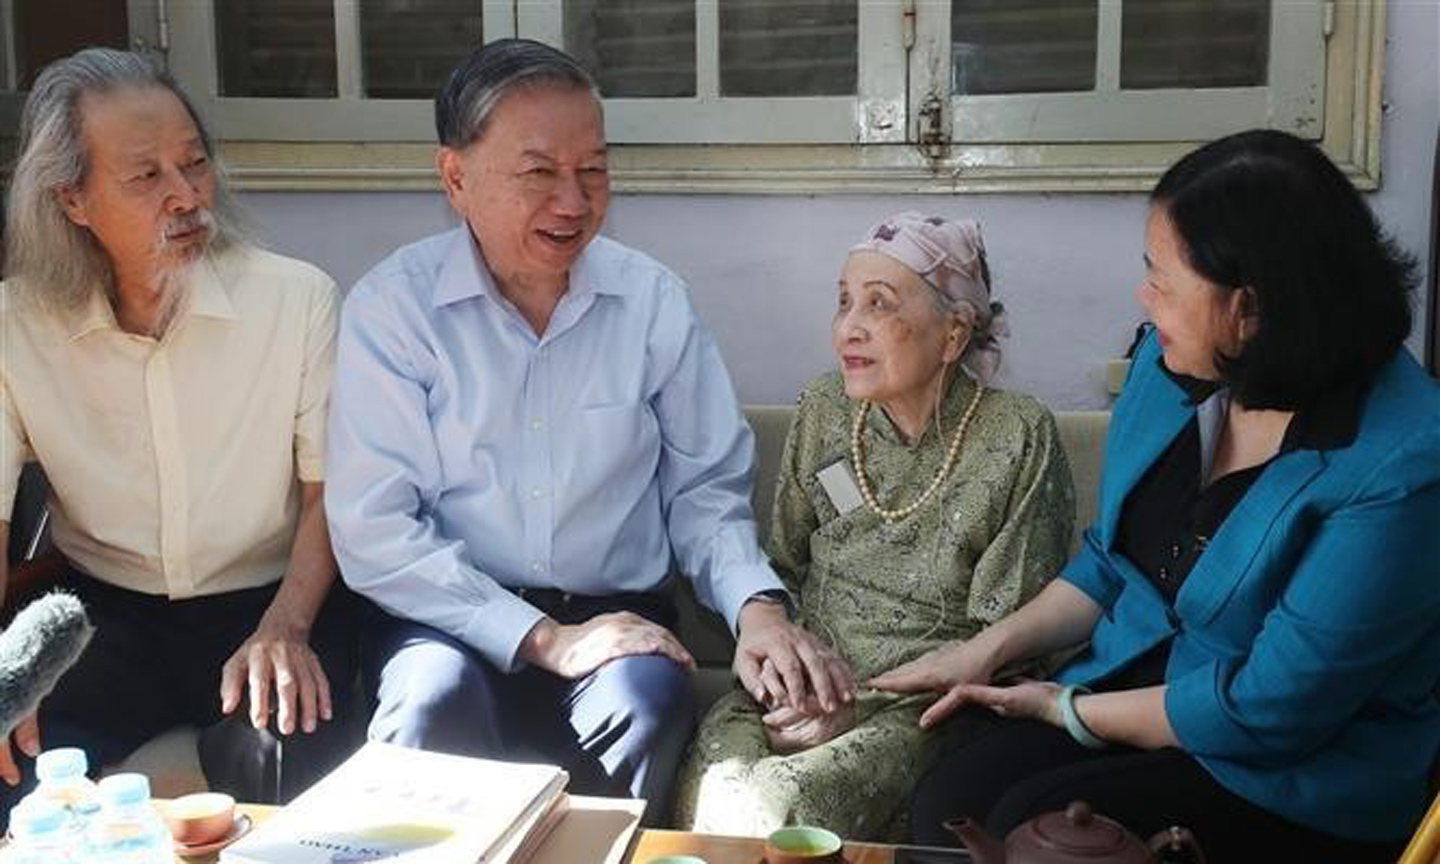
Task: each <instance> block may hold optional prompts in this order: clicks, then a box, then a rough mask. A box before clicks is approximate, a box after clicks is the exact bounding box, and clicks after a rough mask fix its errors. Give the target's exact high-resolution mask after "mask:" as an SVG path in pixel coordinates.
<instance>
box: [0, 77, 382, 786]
mask: <svg viewBox="0 0 1440 864" xmlns="http://www.w3.org/2000/svg"><path fill="white" fill-rule="evenodd" d="M20 132H21V135H20V145H21V151H20V158H19V161H18V163H17V165H16V168H15V172H14V175H13V177H12V179H11V184H10V190H9V197H8V201H7V208H6V210H7V213H6V220H7V221H6V244H7V249H6V253H7V254H6V269H5V281H4V283H3V284H0V345H3V350H4V363H3V365H0V519H8V518H9V515H8V514H9V513H10V508H11V506H12V504H13V501H14V498H15V492H16V486H17V482H18V477H19V474H20V469H21V466H22V464H23V463H24V462H26V461H29V460H32V459H33V460H36V461H38V462H39V463H40V465H41V467H42V468H43V469H44V470H45V473H46V475H47V477H48V478H49V481H50V484H51V487H52V492H51V499H50V509H51V513H52V517H53V521H52V526H53V527H52V531H53V539H54V544H55V546H56V547H57V548H58V550H59V552H60V553H61V554H62V555H63V557H64V560H65V567H64V568H63V574H62V576H61V579H60V581H61V584H62V586H63V587H66V588H68V589H69V590H71V591H73V592H74V593H75V594H76V595H78V596H79V597H80V599H81V600H82V601H83V602H84V603H85V605H86V607H87V609H88V610H89V613H90V616H91V618H92V619H93V620H94V621H95V623H96V628H97V634H96V637H95V641H94V643H92V645H91V648H90V650H89V651H88V652H87V653H86V654H85V656H84V657H83V658H82V659H81V660H80V662H79V664H78V665H77V666H76V667H75V668H73V669H72V670H71V671H70V672H69V673H67V674H66V676H65V677H64V678H62V679H61V681H60V683H59V685H58V687H57V688H56V690H55V692H54V693H52V694H51V695H50V697H49V698H48V699H47V700H46V701H45V703H44V704H43V705H42V706H41V709H40V713H39V724H38V727H37V724H36V722H35V718H33V717H32V718H30V719H29V720H27V721H26V722H25V723H23V724H21V726H20V727H19V728H18V729H17V730H16V731H15V733H14V734H13V736H12V739H11V740H13V743H14V744H15V745H16V747H17V749H18V750H19V751H20V753H19V754H17V753H16V752H15V751H14V750H12V748H11V746H10V745H11V741H3V742H0V778H3V779H4V780H5V781H6V783H5V784H3V785H0V806H5V805H8V804H9V803H11V802H12V800H13V799H15V798H18V796H19V794H20V793H21V792H22V791H23V790H24V789H25V788H27V787H28V786H29V785H30V783H31V782H33V781H32V779H31V776H30V775H31V774H32V772H33V768H32V764H31V760H30V759H28V758H24V757H25V756H33V755H34V754H35V753H36V752H37V751H38V749H39V746H40V736H41V735H42V734H43V740H44V743H45V746H47V747H56V746H64V745H70V746H78V747H81V748H83V749H84V750H85V751H86V752H87V753H88V754H89V756H90V758H91V764H92V766H99V765H103V764H105V763H109V762H113V761H115V760H118V759H121V758H123V757H124V756H125V755H126V754H127V753H128V752H129V751H131V750H132V749H134V748H135V747H136V746H137V745H139V744H141V743H143V742H144V741H145V740H146V739H148V738H149V737H151V736H153V735H155V734H156V733H158V732H160V731H162V730H164V729H166V728H167V727H170V726H173V725H176V724H181V723H189V724H193V725H197V726H200V727H201V728H202V729H203V730H204V731H203V732H202V735H201V746H200V754H199V755H200V758H201V764H202V766H203V767H204V768H205V771H206V773H207V775H208V776H209V780H210V782H211V784H212V785H213V786H216V787H218V788H224V789H226V790H227V791H233V792H235V793H237V794H239V795H243V796H244V797H246V798H253V799H261V800H268V799H273V798H276V797H279V798H286V797H289V796H290V795H292V794H293V793H294V792H296V791H298V790H299V789H301V788H304V786H305V785H307V784H308V783H309V782H310V781H311V780H313V779H314V778H315V777H316V776H318V775H319V773H321V772H323V771H324V770H325V769H326V768H327V767H328V765H329V764H331V763H332V762H333V761H335V760H336V759H337V758H338V757H339V756H340V755H342V754H341V752H340V751H341V745H342V743H343V742H342V737H343V736H341V735H340V734H339V730H338V729H337V728H336V724H333V723H330V722H327V721H329V720H330V719H331V718H332V717H336V716H339V715H340V714H341V713H342V712H341V706H340V704H339V703H340V701H341V700H342V697H343V695H344V692H343V690H344V688H342V687H339V686H336V687H334V688H333V689H332V683H334V684H336V685H339V684H340V683H342V682H346V681H349V680H351V679H352V676H353V674H354V673H353V669H354V666H353V659H352V656H351V655H352V653H353V652H352V650H351V649H350V648H349V647H348V644H349V643H348V640H347V637H346V633H347V628H346V627H345V625H344V622H343V621H342V618H343V617H344V607H345V605H346V604H345V596H344V594H343V589H339V590H338V591H332V590H331V586H332V584H333V583H334V581H335V562H334V558H333V556H332V555H331V552H330V545H329V541H328V536H327V531H326V527H325V521H324V510H323V507H322V497H323V496H322V486H323V484H322V480H323V475H322V470H323V467H324V453H323V447H324V442H325V421H326V411H327V408H328V394H329V387H330V377H331V372H332V368H333V364H334V361H333V355H334V345H335V330H336V306H337V292H336V289H335V284H334V282H333V281H332V280H331V279H330V278H328V277H327V276H325V274H323V273H321V272H320V271H318V270H316V269H315V268H314V267H311V266H309V265H307V264H304V263H301V262H299V261H294V260H290V259H287V258H282V257H280V256H278V255H273V254H270V253H268V252H264V251H261V250H260V249H258V248H256V247H255V245H253V244H252V243H251V242H248V241H247V240H246V238H245V237H244V235H243V234H242V232H241V231H240V230H238V227H237V226H238V220H237V218H236V213H235V208H234V205H233V204H232V203H231V201H230V199H229V198H228V197H227V196H226V192H225V186H224V184H223V182H222V178H221V176H220V172H219V169H218V167H217V165H216V159H215V152H214V145H213V142H212V140H211V138H210V136H209V134H208V133H207V132H206V131H205V128H204V126H203V125H202V123H201V121H200V118H199V115H198V114H197V113H196V111H195V109H194V107H193V106H192V105H191V104H190V102H189V100H188V99H187V98H186V97H185V95H184V94H183V93H182V92H181V91H180V90H179V88H178V87H177V86H176V85H175V83H174V81H173V80H171V79H170V77H169V76H168V75H166V74H165V73H164V72H163V71H162V70H160V69H159V68H158V67H157V66H155V65H154V64H153V63H151V62H150V61H148V60H147V59H145V58H143V57H140V56H138V55H135V54H130V53H126V52H121V51H112V50H108V49H88V50H85V51H81V52H80V53H78V54H75V55H74V56H72V57H68V58H65V59H62V60H59V61H57V62H55V63H54V64H52V65H51V66H49V67H48V68H46V69H45V70H44V71H43V72H42V73H41V74H40V76H39V78H38V79H37V80H36V82H35V86H34V88H33V90H32V91H31V93H30V97H29V99H28V101H27V103H26V106H25V111H24V114H23V117H22V125H21V130H20ZM8 533H9V524H8V522H6V521H0V544H3V542H4V541H5V540H6V539H7V537H8ZM7 579H8V573H7V572H6V568H5V565H4V563H3V562H0V592H3V590H4V587H5V584H6V582H7ZM272 715H273V716H272ZM276 736H280V737H278V738H277V737H276ZM281 742H283V743H284V746H285V748H286V752H285V758H284V767H285V771H284V775H283V776H281V775H280V772H279V768H278V765H279V762H280V759H279V756H278V749H279V746H278V745H279V743H281ZM17 756H18V757H19V758H17ZM6 809H8V807H6Z"/></svg>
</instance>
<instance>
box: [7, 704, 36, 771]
mask: <svg viewBox="0 0 1440 864" xmlns="http://www.w3.org/2000/svg"><path fill="white" fill-rule="evenodd" d="M12 741H13V742H14V743H13V745H12V743H11V742H12ZM12 746H13V747H14V748H16V749H18V750H19V751H20V752H21V753H24V754H25V755H26V756H29V757H30V758H31V759H34V758H35V757H36V756H39V755H40V725H39V723H38V722H37V721H36V719H35V715H34V714H31V715H29V716H27V717H25V718H24V719H22V720H21V721H20V723H19V724H18V725H16V727H15V729H14V730H13V731H12V732H11V733H10V734H9V735H7V736H5V737H3V738H0V779H3V780H4V781H5V782H6V783H8V784H10V785H11V786H19V785H20V766H19V765H17V764H16V763H15V752H14V750H12V749H11V747H12Z"/></svg>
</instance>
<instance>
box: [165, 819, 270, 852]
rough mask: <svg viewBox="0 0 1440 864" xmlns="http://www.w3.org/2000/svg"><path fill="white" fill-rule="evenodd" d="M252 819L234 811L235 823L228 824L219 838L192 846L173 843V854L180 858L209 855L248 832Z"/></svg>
mask: <svg viewBox="0 0 1440 864" xmlns="http://www.w3.org/2000/svg"><path fill="white" fill-rule="evenodd" d="M254 824H255V823H254V821H253V820H252V819H251V818H250V815H249V814H248V813H236V814H235V823H234V824H233V825H231V826H230V830H229V832H227V833H226V834H225V836H224V837H221V838H220V839H219V840H211V841H210V842H209V843H197V844H195V845H194V846H186V845H184V844H182V843H176V844H174V848H175V854H176V855H179V856H180V857H181V858H191V857H194V856H196V855H209V854H210V853H211V852H219V851H220V850H221V849H224V848H225V847H226V846H229V845H230V844H231V843H234V842H235V841H236V840H239V839H240V838H241V837H244V836H245V835H246V834H247V833H249V831H250V829H251V828H252V827H253V826H254Z"/></svg>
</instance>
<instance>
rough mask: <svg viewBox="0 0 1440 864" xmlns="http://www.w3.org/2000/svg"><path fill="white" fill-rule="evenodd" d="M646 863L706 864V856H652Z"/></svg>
mask: <svg viewBox="0 0 1440 864" xmlns="http://www.w3.org/2000/svg"><path fill="white" fill-rule="evenodd" d="M645 864H706V862H705V859H704V858H696V857H695V856H694V855H661V856H660V857H659V858H651V859H649V860H648V861H646V862H645Z"/></svg>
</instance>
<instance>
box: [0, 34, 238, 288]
mask: <svg viewBox="0 0 1440 864" xmlns="http://www.w3.org/2000/svg"><path fill="white" fill-rule="evenodd" d="M125 87H138V88H151V87H158V88H162V89H165V90H168V91H170V92H171V93H173V94H175V97H176V98H177V99H179V100H180V103H181V104H182V105H184V106H185V110H186V111H187V112H188V113H189V115H190V119H191V121H192V122H193V123H194V124H195V129H196V130H197V131H198V133H199V135H200V141H201V144H202V145H203V146H204V148H205V153H206V155H207V156H208V157H209V158H210V161H211V164H212V165H213V166H214V171H215V196H214V202H213V206H212V207H211V211H210V217H209V218H210V219H211V222H212V224H213V226H214V227H213V230H212V232H211V234H210V240H209V248H210V249H212V250H215V251H220V250H223V249H226V248H228V247H230V246H233V245H236V244H239V243H244V242H247V237H246V232H245V229H244V225H243V220H242V218H241V216H240V213H239V209H238V207H237V206H236V204H235V201H234V199H233V198H231V197H230V195H229V194H228V192H227V191H226V189H225V183H224V175H223V172H222V169H221V167H220V164H219V160H218V159H217V158H216V156H215V148H214V144H213V142H212V141H211V139H210V134H209V133H208V132H207V131H206V129H205V124H204V123H203V122H202V121H201V119H200V114H199V112H197V111H196V110H195V106H194V105H193V104H191V102H190V100H189V98H187V97H186V96H185V94H184V93H183V92H182V91H181V90H180V87H179V85H177V84H176V83H175V80H174V79H173V78H171V77H170V75H169V74H168V73H167V72H165V70H163V69H161V68H160V67H159V66H158V65H156V64H155V63H153V62H151V61H150V60H148V59H146V58H144V57H142V56H140V55H138V54H132V53H130V52H128V51H115V50H112V49H109V48H87V49H86V50H84V51H80V52H79V53H77V54H75V55H73V56H70V57H66V58H64V59H62V60H57V61H55V62H54V63H52V64H50V65H49V66H47V67H45V70H44V71H43V72H41V73H40V75H39V77H38V78H36V80H35V86H34V88H33V89H32V90H31V91H30V97H29V98H28V99H27V100H26V101H25V110H24V112H23V113H22V115H21V118H20V158H19V159H18V160H17V162H16V164H15V171H14V174H13V175H12V177H11V180H10V191H9V194H8V196H7V201H6V214H5V277H6V279H7V280H10V281H12V282H13V283H14V284H15V285H16V286H17V287H22V288H23V290H24V292H25V293H26V295H27V296H30V297H34V298H36V299H38V300H40V301H41V302H43V303H44V304H46V305H49V306H53V307H59V308H74V307H77V306H79V305H81V304H83V303H84V302H85V301H86V300H88V299H89V297H90V294H91V292H93V291H96V290H104V291H112V290H113V289H114V285H113V283H114V278H115V277H114V269H113V267H112V266H111V262H110V258H109V256H108V255H107V254H106V252H105V250H104V248H103V247H101V245H100V243H99V241H98V240H96V238H95V236H94V235H93V234H92V233H91V232H90V231H89V230H87V229H86V228H84V227H82V226H79V225H76V224H75V223H73V222H71V221H70V219H69V217H68V216H66V214H65V210H64V207H63V206H62V204H61V201H60V193H61V192H62V191H65V190H69V189H78V188H79V187H80V186H82V185H83V184H84V182H85V179H86V177H87V175H88V173H89V170H90V158H89V156H90V154H89V153H88V152H87V151H86V149H85V138H84V126H83V118H82V117H81V111H80V102H81V100H82V98H83V97H85V96H86V95H91V94H96V95H98V94H105V93H110V92H113V91H115V90H118V89H120V88H125Z"/></svg>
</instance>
